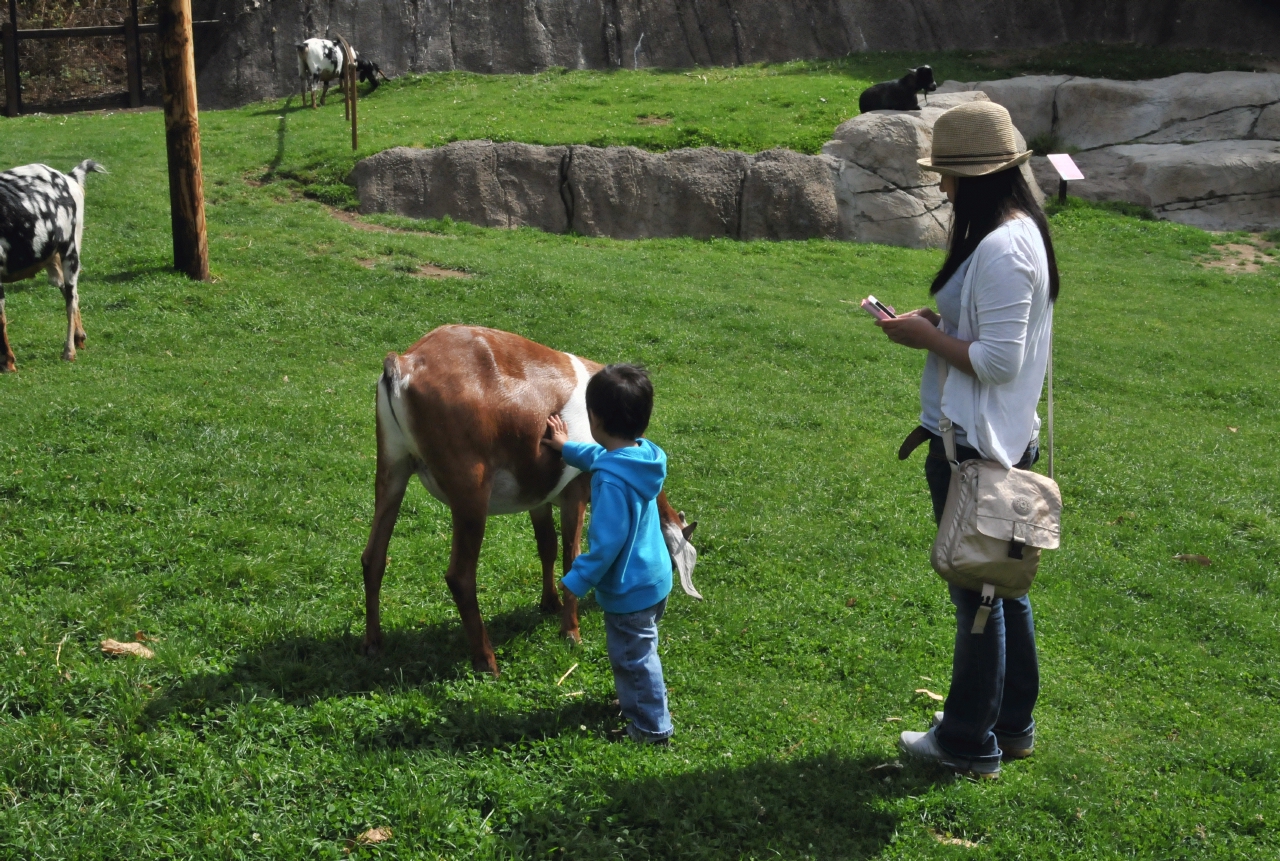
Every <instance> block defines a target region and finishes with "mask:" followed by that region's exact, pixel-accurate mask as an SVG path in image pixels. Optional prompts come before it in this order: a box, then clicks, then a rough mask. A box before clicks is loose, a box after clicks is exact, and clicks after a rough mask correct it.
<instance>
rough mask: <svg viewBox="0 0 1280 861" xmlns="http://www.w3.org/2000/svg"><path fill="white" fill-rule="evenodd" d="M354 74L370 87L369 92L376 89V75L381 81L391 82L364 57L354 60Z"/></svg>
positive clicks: (374, 64)
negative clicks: (379, 76) (380, 76)
mask: <svg viewBox="0 0 1280 861" xmlns="http://www.w3.org/2000/svg"><path fill="white" fill-rule="evenodd" d="M356 74H358V75H359V76H360V80H362V81H364V82H365V83H367V84H369V85H370V89H369V92H373V91H374V90H376V89H378V75H382V80H384V81H389V80H391V79H390V78H388V77H387V76H386V75H383V74H382V69H380V68H378V64H377V63H375V62H374V61H373V60H370V59H368V58H366V57H361V58H360V59H358V60H356Z"/></svg>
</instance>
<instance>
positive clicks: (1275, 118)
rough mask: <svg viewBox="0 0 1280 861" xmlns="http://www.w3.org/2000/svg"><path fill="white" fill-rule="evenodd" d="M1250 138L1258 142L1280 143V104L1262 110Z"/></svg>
mask: <svg viewBox="0 0 1280 861" xmlns="http://www.w3.org/2000/svg"><path fill="white" fill-rule="evenodd" d="M1249 136H1250V137H1252V138H1256V139H1257V140H1267V141H1280V104H1274V105H1270V106H1268V107H1266V108H1263V109H1262V113H1261V114H1260V115H1259V116H1258V122H1257V123H1256V124H1255V125H1254V127H1253V131H1252V133H1251V134H1250V135H1249Z"/></svg>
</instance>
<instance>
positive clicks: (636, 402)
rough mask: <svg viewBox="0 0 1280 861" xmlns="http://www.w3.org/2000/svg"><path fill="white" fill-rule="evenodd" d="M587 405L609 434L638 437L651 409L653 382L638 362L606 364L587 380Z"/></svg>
mask: <svg viewBox="0 0 1280 861" xmlns="http://www.w3.org/2000/svg"><path fill="white" fill-rule="evenodd" d="M587 409H588V410H590V411H591V412H593V413H595V414H596V417H597V418H599V419H600V423H601V424H602V425H604V429H605V430H606V431H607V432H608V433H609V434H611V435H612V436H617V437H622V438H623V439H639V438H640V437H641V436H643V435H644V432H645V429H646V428H648V427H649V416H650V415H651V414H652V413H653V383H651V382H650V381H649V374H648V373H646V372H645V369H644V368H643V367H641V366H639V365H626V364H617V365H609V366H608V367H607V368H601V369H600V370H598V371H596V373H595V376H593V377H592V378H591V381H590V382H589V383H587Z"/></svg>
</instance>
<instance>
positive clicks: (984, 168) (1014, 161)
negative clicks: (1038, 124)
mask: <svg viewBox="0 0 1280 861" xmlns="http://www.w3.org/2000/svg"><path fill="white" fill-rule="evenodd" d="M1029 158H1031V150H1027V151H1026V152H1023V153H1019V154H1018V155H1015V156H1014V157H1013V158H1011V159H1007V160H1005V161H1001V162H981V163H979V164H948V165H939V164H934V163H933V157H932V156H930V157H929V158H920V159H916V164H918V165H920V167H921V168H922V169H923V170H927V171H932V172H933V173H940V174H942V175H943V176H986V175H987V174H990V173H999V172H1000V171H1002V170H1008V169H1009V168H1011V167H1017V166H1018V165H1020V164H1023V163H1025V162H1026V161H1027V159H1029Z"/></svg>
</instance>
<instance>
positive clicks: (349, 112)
mask: <svg viewBox="0 0 1280 861" xmlns="http://www.w3.org/2000/svg"><path fill="white" fill-rule="evenodd" d="M334 38H336V39H337V40H338V44H339V45H341V46H342V96H343V100H344V101H343V103H342V104H343V108H345V110H344V113H345V114H346V116H347V119H348V120H350V121H351V150H352V152H354V151H355V149H356V145H357V143H358V141H359V133H358V132H357V131H356V82H357V81H359V80H360V78H359V72H358V71H357V69H356V52H355V50H354V49H353V48H352V47H351V45H350V43H349V42H347V40H346V39H344V38H342V35H341V34H340V33H335V34H334Z"/></svg>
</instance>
